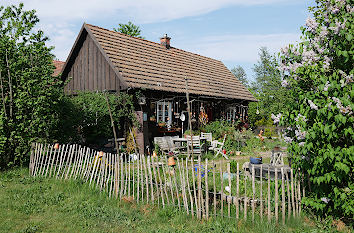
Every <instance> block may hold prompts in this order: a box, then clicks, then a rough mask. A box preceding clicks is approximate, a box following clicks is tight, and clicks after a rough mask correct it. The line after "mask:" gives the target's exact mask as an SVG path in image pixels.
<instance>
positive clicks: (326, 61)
mask: <svg viewBox="0 0 354 233" xmlns="http://www.w3.org/2000/svg"><path fill="white" fill-rule="evenodd" d="M331 61H332V59H331V58H329V57H327V56H325V57H324V61H323V68H324V69H325V70H327V69H328V68H329V66H330V64H331Z"/></svg>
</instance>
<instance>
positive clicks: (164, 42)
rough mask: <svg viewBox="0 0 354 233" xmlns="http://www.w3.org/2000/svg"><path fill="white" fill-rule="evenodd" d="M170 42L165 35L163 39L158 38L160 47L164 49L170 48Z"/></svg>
mask: <svg viewBox="0 0 354 233" xmlns="http://www.w3.org/2000/svg"><path fill="white" fill-rule="evenodd" d="M170 41H171V38H170V37H168V36H167V34H165V35H164V36H163V37H161V38H160V43H161V45H163V46H165V47H166V49H169V48H170Z"/></svg>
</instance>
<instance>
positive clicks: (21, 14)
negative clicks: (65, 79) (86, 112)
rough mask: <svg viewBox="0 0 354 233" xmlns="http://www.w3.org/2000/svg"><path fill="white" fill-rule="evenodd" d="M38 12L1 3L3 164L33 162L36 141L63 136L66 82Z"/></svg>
mask: <svg viewBox="0 0 354 233" xmlns="http://www.w3.org/2000/svg"><path fill="white" fill-rule="evenodd" d="M38 22H39V19H38V17H37V16H36V15H35V11H34V10H31V11H24V10H23V4H20V5H19V6H9V7H6V8H4V7H0V82H1V83H0V84H1V85H0V89H1V90H0V92H1V102H0V106H1V107H0V158H1V159H0V168H5V167H9V166H13V165H21V164H25V163H27V162H28V158H29V157H28V156H27V155H28V152H29V149H30V145H31V142H33V141H45V140H52V139H54V138H57V136H58V134H59V131H58V130H57V129H58V128H60V127H58V124H59V110H60V105H59V102H60V101H61V99H62V92H61V90H60V88H59V86H60V85H61V81H60V80H58V79H57V78H55V77H52V74H53V70H54V66H53V63H52V60H53V58H54V56H53V55H52V54H51V50H52V48H48V47H47V46H46V42H47V41H48V38H47V37H45V36H44V34H43V32H42V31H41V30H36V29H35V27H36V24H37V23H38Z"/></svg>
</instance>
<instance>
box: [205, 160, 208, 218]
mask: <svg viewBox="0 0 354 233" xmlns="http://www.w3.org/2000/svg"><path fill="white" fill-rule="evenodd" d="M205 215H206V219H207V220H208V219H209V187H208V159H205Z"/></svg>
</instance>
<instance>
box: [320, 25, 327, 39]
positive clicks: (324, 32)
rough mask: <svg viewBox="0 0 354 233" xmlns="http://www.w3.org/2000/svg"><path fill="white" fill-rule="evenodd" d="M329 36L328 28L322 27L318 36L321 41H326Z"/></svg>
mask: <svg viewBox="0 0 354 233" xmlns="http://www.w3.org/2000/svg"><path fill="white" fill-rule="evenodd" d="M327 35H328V30H327V28H326V27H321V32H320V34H319V35H318V36H319V39H320V40H324V39H325V38H326V37H327Z"/></svg>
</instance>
